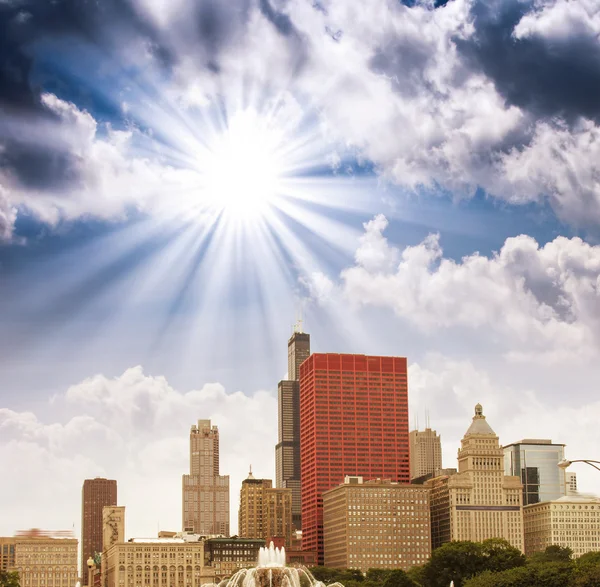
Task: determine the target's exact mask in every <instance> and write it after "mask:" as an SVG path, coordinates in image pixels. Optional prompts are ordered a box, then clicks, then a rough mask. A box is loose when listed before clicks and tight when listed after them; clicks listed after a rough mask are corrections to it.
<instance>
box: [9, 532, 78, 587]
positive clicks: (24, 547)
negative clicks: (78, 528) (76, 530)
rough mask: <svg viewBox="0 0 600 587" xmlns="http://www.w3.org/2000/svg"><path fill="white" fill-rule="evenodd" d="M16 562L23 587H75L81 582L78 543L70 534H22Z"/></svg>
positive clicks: (15, 567)
mask: <svg viewBox="0 0 600 587" xmlns="http://www.w3.org/2000/svg"><path fill="white" fill-rule="evenodd" d="M14 541H15V561H14V567H13V568H12V569H8V570H9V571H11V570H12V571H17V572H18V573H19V579H20V584H21V585H22V587H43V586H44V585H48V586H49V585H52V586H53V587H73V585H75V583H76V582H77V578H78V573H77V547H78V540H77V539H76V538H73V535H72V534H71V533H70V532H43V531H41V530H30V531H25V532H18V533H17V535H16V536H15V537H14Z"/></svg>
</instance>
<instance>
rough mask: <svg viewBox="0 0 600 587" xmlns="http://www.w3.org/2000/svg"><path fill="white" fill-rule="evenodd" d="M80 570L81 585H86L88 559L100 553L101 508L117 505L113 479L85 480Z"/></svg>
mask: <svg viewBox="0 0 600 587" xmlns="http://www.w3.org/2000/svg"><path fill="white" fill-rule="evenodd" d="M81 494H82V495H81V569H82V577H81V579H82V585H87V584H88V575H87V573H85V572H83V571H84V570H85V569H86V568H87V560H88V558H90V557H91V558H94V556H95V555H96V553H101V552H102V508H104V506H111V505H117V482H116V481H115V480H114V479H103V478H100V477H96V478H95V479H86V480H85V481H84V482H83V488H82V490H81Z"/></svg>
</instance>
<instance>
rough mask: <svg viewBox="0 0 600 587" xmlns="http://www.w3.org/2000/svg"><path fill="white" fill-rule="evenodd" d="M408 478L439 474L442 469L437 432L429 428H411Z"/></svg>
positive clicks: (440, 447) (439, 441) (440, 448)
mask: <svg viewBox="0 0 600 587" xmlns="http://www.w3.org/2000/svg"><path fill="white" fill-rule="evenodd" d="M409 441H410V478H411V479H415V478H417V477H423V476H424V475H429V474H431V475H433V476H434V477H435V476H437V475H439V474H440V471H441V470H442V443H441V440H440V436H439V434H438V433H437V432H436V431H435V430H432V429H431V428H425V430H411V432H410V434H409Z"/></svg>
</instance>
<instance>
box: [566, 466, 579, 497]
mask: <svg viewBox="0 0 600 587" xmlns="http://www.w3.org/2000/svg"><path fill="white" fill-rule="evenodd" d="M565 485H566V495H577V473H575V472H574V471H565Z"/></svg>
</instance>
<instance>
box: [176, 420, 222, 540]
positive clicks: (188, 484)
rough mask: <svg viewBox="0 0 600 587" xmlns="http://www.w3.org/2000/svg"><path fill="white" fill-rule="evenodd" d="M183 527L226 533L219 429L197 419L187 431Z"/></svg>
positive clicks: (210, 533) (213, 533)
mask: <svg viewBox="0 0 600 587" xmlns="http://www.w3.org/2000/svg"><path fill="white" fill-rule="evenodd" d="M183 529H184V530H186V531H190V532H193V533H195V534H202V535H222V536H229V475H220V474H219V429H218V427H217V426H211V424H210V420H198V425H197V426H196V425H193V426H192V429H191V431H190V474H189V475H183Z"/></svg>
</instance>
